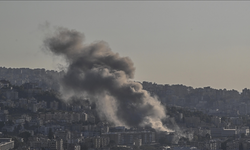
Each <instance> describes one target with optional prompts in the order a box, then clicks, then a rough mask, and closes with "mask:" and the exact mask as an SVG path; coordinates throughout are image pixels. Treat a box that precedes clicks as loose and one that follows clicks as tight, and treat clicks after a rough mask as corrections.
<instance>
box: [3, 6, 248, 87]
mask: <svg viewBox="0 0 250 150" xmlns="http://www.w3.org/2000/svg"><path fill="white" fill-rule="evenodd" d="M0 4H1V5H0V20H1V22H0V33H1V34H0V45H1V55H0V64H1V66H2V67H7V68H8V67H10V68H21V67H25V68H45V69H46V70H58V63H61V62H62V61H60V58H58V57H55V56H52V55H50V54H48V53H45V52H44V51H42V50H41V46H42V43H43V39H44V38H45V35H46V34H48V33H49V34H50V33H51V32H53V28H54V27H55V26H56V27H66V28H69V29H75V30H77V31H79V32H81V33H83V34H84V35H85V41H86V42H85V43H92V42H94V41H97V40H104V41H106V42H107V43H108V44H109V46H110V48H111V49H112V51H113V52H114V53H119V54H120V56H122V57H126V56H127V57H130V58H131V59H132V61H133V62H134V66H135V68H136V70H135V78H134V80H136V81H140V82H141V81H149V82H155V83H158V84H170V85H171V84H183V85H186V86H192V87H194V88H197V87H207V86H210V87H211V88H215V89H224V88H226V89H229V90H230V89H235V90H238V91H239V92H241V90H242V89H243V88H250V82H249V80H248V77H249V75H250V70H249V69H248V65H247V64H249V63H250V60H249V59H248V57H247V56H248V55H249V54H250V52H249V51H248V49H249V48H250V44H249V42H248V40H249V39H250V34H249V32H250V30H249V29H248V28H249V25H250V20H249V19H247V18H248V17H247V14H249V12H250V10H248V8H249V4H250V3H248V2H60V3H59V2H0ZM13 10H15V11H13ZM55 10H56V11H55ZM67 10H69V11H67ZM58 59H59V60H58Z"/></svg>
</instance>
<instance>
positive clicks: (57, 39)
mask: <svg viewBox="0 0 250 150" xmlns="http://www.w3.org/2000/svg"><path fill="white" fill-rule="evenodd" d="M83 41H84V35H83V34H82V33H80V32H77V31H75V30H69V29H66V28H58V29H57V30H56V31H55V33H54V34H53V35H51V36H48V37H47V38H46V39H45V40H44V45H45V48H46V50H49V51H51V52H52V53H53V54H55V55H60V56H63V57H64V58H65V60H66V62H67V64H68V67H67V70H66V73H65V75H64V77H63V78H62V81H61V93H62V94H63V95H64V97H67V98H69V97H70V96H79V97H81V96H83V95H84V96H88V97H90V98H91V100H93V101H95V102H96V104H97V109H98V111H99V115H100V117H102V118H105V119H107V120H109V121H110V122H112V123H115V124H116V125H125V126H128V127H133V126H151V127H153V128H155V129H156V130H158V131H168V129H167V128H166V127H165V126H163V124H162V122H161V120H162V119H164V118H166V112H165V109H164V107H163V106H162V105H161V103H160V102H159V101H158V100H157V98H155V97H152V96H150V94H149V93H148V92H147V91H145V90H143V87H142V85H141V84H140V83H137V82H134V81H132V80H131V79H133V77H134V72H135V67H134V64H133V62H132V61H131V59H130V58H128V57H121V56H119V54H118V53H114V52H112V51H111V49H110V48H109V46H108V44H107V43H106V42H104V41H99V42H94V43H92V44H84V43H83Z"/></svg>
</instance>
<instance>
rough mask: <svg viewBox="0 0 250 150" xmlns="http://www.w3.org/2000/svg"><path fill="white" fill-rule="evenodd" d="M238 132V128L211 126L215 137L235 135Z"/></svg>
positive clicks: (212, 134)
mask: <svg viewBox="0 0 250 150" xmlns="http://www.w3.org/2000/svg"><path fill="white" fill-rule="evenodd" d="M236 134H237V130H236V129H225V128H211V136H212V137H213V138H214V137H233V136H235V135H236Z"/></svg>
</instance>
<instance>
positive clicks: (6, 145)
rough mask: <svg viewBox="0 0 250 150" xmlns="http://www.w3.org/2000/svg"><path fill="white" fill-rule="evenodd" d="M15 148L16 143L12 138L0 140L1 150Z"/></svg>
mask: <svg viewBox="0 0 250 150" xmlns="http://www.w3.org/2000/svg"><path fill="white" fill-rule="evenodd" d="M13 148H14V141H12V139H11V138H0V150H9V149H13Z"/></svg>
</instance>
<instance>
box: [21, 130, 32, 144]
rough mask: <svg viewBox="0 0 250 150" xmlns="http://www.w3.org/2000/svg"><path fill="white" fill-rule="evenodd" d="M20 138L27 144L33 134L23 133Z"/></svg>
mask: <svg viewBox="0 0 250 150" xmlns="http://www.w3.org/2000/svg"><path fill="white" fill-rule="evenodd" d="M18 136H19V137H21V138H23V140H24V142H25V143H27V142H28V139H29V137H30V136H31V134H30V133H29V132H22V133H20V134H19V135H18Z"/></svg>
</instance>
